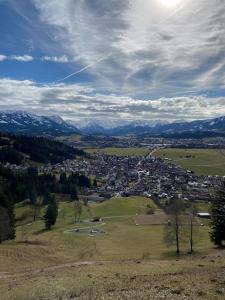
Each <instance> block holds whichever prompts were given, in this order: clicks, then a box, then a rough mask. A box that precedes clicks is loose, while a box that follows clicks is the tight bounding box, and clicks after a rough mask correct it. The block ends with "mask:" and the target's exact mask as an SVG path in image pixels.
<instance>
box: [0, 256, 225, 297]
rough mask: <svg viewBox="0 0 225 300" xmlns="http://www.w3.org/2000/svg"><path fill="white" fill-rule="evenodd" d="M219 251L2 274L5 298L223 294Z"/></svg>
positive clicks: (224, 265) (224, 268)
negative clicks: (13, 274) (167, 258)
mask: <svg viewBox="0 0 225 300" xmlns="http://www.w3.org/2000/svg"><path fill="white" fill-rule="evenodd" d="M224 255H225V253H224V251H216V250H214V251H213V252H212V253H211V254H208V255H207V256H196V257H191V256H190V257H186V258H180V259H176V260H175V259H174V260H154V261H151V260H139V261H134V260H132V261H114V262H94V263H86V264H67V265H62V266H57V267H52V268H48V269H42V270H39V271H36V272H27V273H23V274H20V275H17V276H12V277H6V276H5V277H4V276H2V278H1V283H0V292H1V299H4V300H9V299H10V300H28V299H29V300H34V299H35V300H41V299H42V300H43V299H46V300H47V299H56V300H59V299H64V300H69V299H90V300H93V299H96V300H97V299H105V300H116V299H134V300H136V299H137V300H139V299H146V300H147V299H171V300H176V299H207V300H213V299H218V300H219V299H220V300H221V299H224V295H225V290H224V275H225V260H224Z"/></svg>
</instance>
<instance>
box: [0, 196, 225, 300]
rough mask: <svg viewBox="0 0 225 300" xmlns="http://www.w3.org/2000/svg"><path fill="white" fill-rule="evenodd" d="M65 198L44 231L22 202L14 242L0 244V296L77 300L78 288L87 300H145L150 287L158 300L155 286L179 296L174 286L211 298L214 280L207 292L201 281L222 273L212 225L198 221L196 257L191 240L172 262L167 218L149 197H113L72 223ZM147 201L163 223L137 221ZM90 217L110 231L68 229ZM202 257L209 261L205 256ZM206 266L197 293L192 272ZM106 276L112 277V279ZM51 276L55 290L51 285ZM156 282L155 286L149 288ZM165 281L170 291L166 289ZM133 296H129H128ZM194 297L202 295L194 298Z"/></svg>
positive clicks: (198, 272) (85, 210)
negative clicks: (49, 228) (83, 232)
mask: <svg viewBox="0 0 225 300" xmlns="http://www.w3.org/2000/svg"><path fill="white" fill-rule="evenodd" d="M62 199H63V202H59V217H58V220H57V223H56V225H55V227H54V228H53V230H52V231H45V230H44V224H43V221H42V220H38V221H36V222H32V221H31V217H30V216H29V207H27V206H26V204H23V203H21V204H18V205H17V208H16V214H17V218H20V219H21V216H22V215H25V216H26V219H25V220H24V223H23V224H24V225H21V223H20V225H19V226H18V227H17V239H16V241H13V242H5V243H3V245H2V246H1V249H0V275H1V279H2V282H1V285H0V291H1V293H3V294H2V298H1V299H51V297H53V296H54V297H56V298H55V299H62V297H64V298H63V299H76V297H74V298H71V295H75V294H76V293H78V294H79V295H82V297H84V298H83V299H101V298H100V297H103V296H105V295H106V294H107V295H108V294H109V295H108V296H107V298H105V299H119V298H118V297H119V295H120V294H121V295H122V294H124V295H128V296H129V297H131V296H132V297H134V299H139V298H138V297H139V296H138V295H143V297H144V294H142V293H143V292H142V291H141V290H142V289H141V287H140V286H143V287H145V288H147V289H148V290H149V293H150V294H151V295H152V297H153V298H152V299H158V298H157V297H156V295H157V291H158V289H160V290H162V294H163V293H165V295H168V299H178V294H176V292H175V291H176V290H177V289H178V292H179V291H180V292H179V293H190V295H192V294H193V293H194V294H195V296H196V295H198V293H199V294H200V295H201V293H203V292H204V296H205V299H212V298H210V295H211V294H210V293H211V289H212V286H213V284H212V283H210V284H211V285H210V287H209V292H207V293H206V294H205V291H204V288H203V286H204V284H206V283H208V282H210V278H211V277H212V276H213V275H212V274H213V272H217V274H218V278H219V276H220V268H221V266H222V265H223V264H224V261H223V260H222V258H221V255H220V253H222V251H221V252H219V251H218V250H215V249H213V246H212V244H211V242H210V240H209V235H208V231H209V228H208V226H198V235H197V239H196V240H195V250H196V254H195V255H193V256H188V255H187V254H186V253H187V252H188V249H189V245H188V241H187V240H186V241H183V242H182V254H181V255H180V257H179V259H178V260H175V258H176V256H175V254H174V247H172V248H167V247H166V246H165V244H164V242H163V233H164V225H163V224H164V223H163V222H161V220H164V221H165V217H163V218H162V216H163V214H164V212H163V211H161V210H160V209H159V208H157V207H156V206H155V204H154V203H153V202H152V200H151V199H149V198H144V197H128V198H114V199H111V200H109V201H107V202H103V203H100V204H96V203H93V204H89V205H88V207H83V212H82V216H81V219H82V222H81V223H79V224H74V212H73V204H72V203H69V202H67V201H66V198H65V197H62ZM59 200H60V199H59ZM147 205H150V206H153V207H154V208H156V212H155V214H154V215H153V216H152V218H153V220H154V222H155V220H158V222H155V223H154V222H153V223H152V224H155V225H143V226H140V225H139V226H137V224H136V221H135V219H136V218H137V217H138V216H139V220H140V219H142V216H143V220H144V219H145V217H144V216H146V212H147ZM40 215H43V211H41V212H40ZM92 216H98V217H102V218H103V223H102V224H96V225H93V228H94V226H97V227H99V228H102V229H104V230H105V232H106V234H105V235H100V236H89V235H87V236H78V235H73V234H65V233H64V231H66V230H68V229H75V228H81V227H88V226H91V225H90V223H88V222H87V223H86V221H85V220H87V219H89V218H91V217H92ZM150 218H151V216H150ZM156 224H157V225H156ZM202 257H205V260H203V261H202ZM210 261H211V262H210ZM212 261H214V262H212ZM137 262H139V263H138V264H137ZM200 265H201V266H202V267H201V268H200V267H199V266H200ZM208 270H210V272H208ZM181 271H182V272H184V273H181ZM203 271H204V272H205V271H206V272H207V276H206V279H205V280H203V279H201V281H199V282H198V284H196V287H195V288H194V289H193V290H192V289H191V284H192V278H191V274H192V273H193V274H194V273H195V276H197V277H198V276H201V274H202V272H203ZM173 274H174V276H175V278H176V281H177V285H176V288H175V285H174V283H173V282H172V277H171V276H172V275H173ZM182 274H186V275H187V274H189V275H188V276H187V277H186V279H185V280H186V287H185V289H184V287H183V275H182ZM155 276H157V277H155ZM104 278H107V283H106V282H104ZM131 278H133V279H131ZM154 278H155V279H154ZM49 280H51V286H52V287H53V286H54V289H52V288H49ZM155 280H156V281H155ZM219 280H220V279H218V283H219ZM153 282H155V283H154V284H155V285H153V287H150V286H151V285H152V283H153ZM130 284H131V286H132V288H131V290H130V291H129V292H128V291H127V292H126V293H125V290H124V291H123V290H122V289H123V288H122V287H123V285H124V286H125V287H128V286H129V287H130ZM165 284H166V285H168V289H167V290H165V291H163V286H164V285H165ZM31 286H32V292H31V291H30V287H31ZM110 286H111V287H112V288H111V292H110V293H109V287H110ZM138 286H139V288H138ZM6 287H10V289H8V288H7V289H6ZM40 287H41V289H40ZM184 291H185V292H184ZM129 293H131V294H129ZM150 294H148V293H145V297H146V298H143V299H151V298H148V297H147V295H150ZM91 295H92V297H91ZM154 295H155V298H154ZM179 295H180V294H179ZM128 296H127V298H125V296H124V299H130V298H129V297H128ZM172 296H173V297H172ZM26 297H27V298H26ZM60 297H61V298H60ZM85 297H86V298H85ZM90 297H91V298H90ZM94 297H96V298H94ZM98 297H99V298H98ZM135 297H136V298H135ZM169 297H171V298H169ZM207 297H208V298H207ZM78 299H79V298H78ZM81 299H82V298H81ZM195 299H198V298H197V296H196V298H195ZM200 299H201V297H200ZM215 299H220V298H215Z"/></svg>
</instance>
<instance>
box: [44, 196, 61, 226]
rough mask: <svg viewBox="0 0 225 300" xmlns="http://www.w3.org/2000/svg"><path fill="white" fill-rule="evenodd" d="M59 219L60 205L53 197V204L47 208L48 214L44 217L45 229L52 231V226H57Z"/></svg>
mask: <svg viewBox="0 0 225 300" xmlns="http://www.w3.org/2000/svg"><path fill="white" fill-rule="evenodd" d="M57 217H58V205H57V202H56V200H55V198H54V197H53V199H52V201H51V203H49V205H48V206H47V209H46V213H45V215H44V220H45V228H46V229H47V230H51V228H52V226H54V225H55V223H56V220H57Z"/></svg>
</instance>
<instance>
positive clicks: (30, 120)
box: [0, 110, 79, 135]
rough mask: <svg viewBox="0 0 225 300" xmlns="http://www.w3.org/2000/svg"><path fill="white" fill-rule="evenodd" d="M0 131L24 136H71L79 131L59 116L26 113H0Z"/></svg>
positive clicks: (11, 111) (8, 111)
mask: <svg viewBox="0 0 225 300" xmlns="http://www.w3.org/2000/svg"><path fill="white" fill-rule="evenodd" d="M0 131H2V132H12V133H24V134H47V135H58V134H72V133H79V130H78V129H77V128H76V127H75V126H73V125H71V124H68V123H67V122H66V121H64V120H63V119H62V118H61V117H60V116H50V117H47V116H39V115H36V114H33V113H29V112H26V111H14V110H4V111H0Z"/></svg>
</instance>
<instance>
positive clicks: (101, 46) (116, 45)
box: [33, 0, 225, 96]
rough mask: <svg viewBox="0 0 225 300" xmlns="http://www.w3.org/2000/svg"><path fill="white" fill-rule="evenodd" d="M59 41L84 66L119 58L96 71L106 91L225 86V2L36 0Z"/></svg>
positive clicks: (137, 92)
mask: <svg viewBox="0 0 225 300" xmlns="http://www.w3.org/2000/svg"><path fill="white" fill-rule="evenodd" d="M33 2H34V4H35V5H36V8H38V9H39V11H40V16H41V20H42V21H43V22H44V23H46V24H48V25H51V26H52V28H53V29H55V39H56V40H57V41H58V43H59V44H60V45H61V47H62V48H63V49H65V51H66V52H67V54H68V55H71V56H74V57H75V56H76V57H77V56H78V57H80V59H81V61H82V63H83V65H89V64H90V63H92V62H93V61H96V60H98V59H100V58H101V57H104V56H106V55H108V54H111V55H110V57H108V59H106V60H104V61H101V63H99V64H96V65H95V66H94V67H93V68H91V69H89V72H90V73H92V74H94V75H95V76H96V78H98V80H99V90H106V89H107V90H110V91H112V92H118V91H120V92H122V93H123V94H127V95H131V94H133V95H137V96H143V95H145V96H146V95H151V96H155V95H157V94H158V95H173V94H174V93H177V92H178V93H185V92H186V91H189V90H192V91H195V92H199V91H201V90H205V89H211V88H217V89H218V88H223V87H224V79H225V76H224V71H225V67H224V65H223V57H224V54H225V19H224V14H225V6H224V1H223V0H215V1H211V0H198V1H194V0H184V1H183V4H182V5H179V6H177V7H175V8H174V9H170V10H168V8H166V7H163V6H162V5H161V4H160V1H159V0H148V1H146V0H133V1H130V0H123V1H117V0H108V1H100V0H96V1H89V0H77V1H72V0H61V1H60V2H59V1H58V0H49V1H47V2H46V1H42V0H33Z"/></svg>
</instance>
